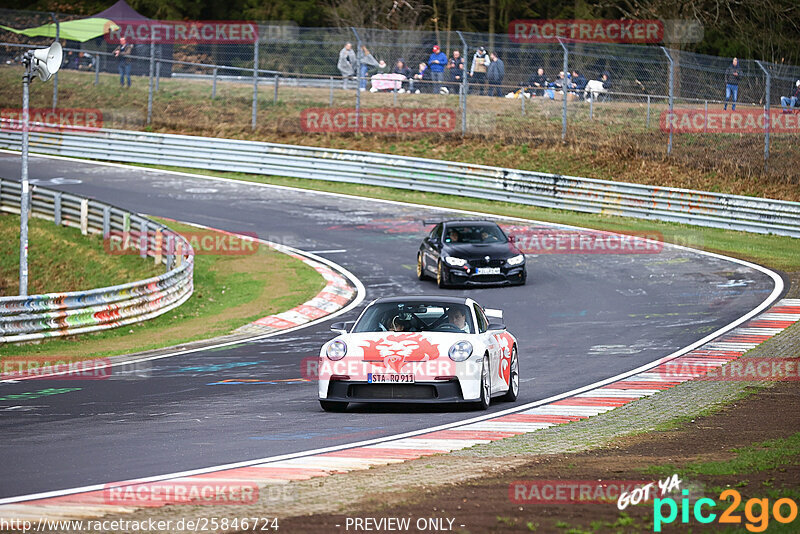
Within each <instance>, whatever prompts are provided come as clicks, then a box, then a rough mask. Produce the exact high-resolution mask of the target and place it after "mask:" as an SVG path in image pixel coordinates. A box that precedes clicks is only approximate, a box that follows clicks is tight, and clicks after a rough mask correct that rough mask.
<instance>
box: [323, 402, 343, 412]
mask: <svg viewBox="0 0 800 534" xmlns="http://www.w3.org/2000/svg"><path fill="white" fill-rule="evenodd" d="M319 405H320V406H322V409H323V410H325V411H326V412H337V413H341V412H343V411H345V410H346V409H347V403H346V402H339V401H329V400H322V399H320V400H319Z"/></svg>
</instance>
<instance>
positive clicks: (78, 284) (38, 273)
mask: <svg viewBox="0 0 800 534" xmlns="http://www.w3.org/2000/svg"><path fill="white" fill-rule="evenodd" d="M0 243H3V247H2V254H0V296H11V295H18V294H19V216H18V215H10V214H2V215H0ZM65 265H69V269H65V268H64V266H65ZM163 272H164V271H163V269H161V268H157V267H156V266H155V265H153V263H152V262H146V261H142V260H141V259H140V258H139V257H138V256H112V255H109V254H107V253H106V251H105V250H104V249H103V242H102V241H101V240H100V238H99V237H97V236H92V237H86V236H83V235H81V232H80V230H78V229H77V228H69V227H66V226H63V227H61V228H59V227H57V226H55V225H54V224H53V223H52V222H50V221H44V220H42V219H34V218H32V219H30V222H29V224H28V273H29V275H28V277H29V278H28V294H30V295H37V294H41V293H56V292H65V291H78V290H81V289H88V288H92V287H106V286H113V285H117V284H123V283H125V282H129V281H131V280H142V279H144V278H150V277H151V276H157V275H159V274H161V273H163Z"/></svg>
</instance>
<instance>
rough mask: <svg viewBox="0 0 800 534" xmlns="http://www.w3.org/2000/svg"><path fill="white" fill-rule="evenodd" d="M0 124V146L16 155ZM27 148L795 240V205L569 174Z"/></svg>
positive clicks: (383, 161)
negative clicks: (466, 198) (457, 197)
mask: <svg viewBox="0 0 800 534" xmlns="http://www.w3.org/2000/svg"><path fill="white" fill-rule="evenodd" d="M7 123H8V121H2V122H0V148H6V149H11V150H19V149H20V142H21V135H20V134H19V132H18V128H17V127H16V126H14V127H6V128H3V127H2V126H3V125H7ZM31 150H32V151H33V152H38V153H44V154H57V155H61V156H72V157H83V158H93V159H98V160H106V161H116V162H128V163H146V164H155V165H168V166H177V167H187V168H195V169H210V170H219V171H233V172H244V173H253V174H260V175H275V176H288V177H295V178H305V179H315V180H330V181H336V182H345V183H358V184H367V185H377V186H388V187H394V188H399V189H407V190H415V191H429V192H435V193H442V194H450V195H458V196H465V197H473V198H480V199H488V200H499V201H506V202H516V203H521V204H527V205H532V206H539V207H544V208H555V209H565V210H573V211H579V212H586V213H602V214H608V215H620V216H627V217H637V218H643V219H653V220H659V221H669V222H678V223H686V224H693V225H699V226H708V227H716V228H725V229H731V230H741V231H747V232H756V233H763V234H777V235H785V236H792V237H800V203H798V202H789V201H781V200H771V199H762V198H757V197H747V196H738V195H725V194H719V193H712V192H704V191H693V190H686V189H675V188H666V187H651V186H646V185H639V184H632V183H624V182H612V181H605V180H596V179H589V178H580V177H574V176H563V175H557V174H548V173H540V172H531V171H522V170H516V169H507V168H500V167H489V166H483V165H473V164H464V163H456V162H449V161H439V160H433V159H423V158H413V157H404V156H393V155H387V154H377V153H369V152H357V151H347V150H333V149H325V148H313V147H305V146H293V145H282V144H274V143H263V142H255V141H240V140H232V139H218V138H208V137H196V136H187V135H171V134H158V133H144V132H131V131H124V130H111V129H105V130H99V131H96V132H68V131H54V132H37V133H33V134H31Z"/></svg>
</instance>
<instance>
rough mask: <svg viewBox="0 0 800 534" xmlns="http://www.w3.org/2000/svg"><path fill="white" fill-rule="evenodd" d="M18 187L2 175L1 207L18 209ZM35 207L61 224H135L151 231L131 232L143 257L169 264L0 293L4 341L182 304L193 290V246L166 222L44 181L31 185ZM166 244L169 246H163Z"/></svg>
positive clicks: (87, 328) (109, 228) (77, 329)
mask: <svg viewBox="0 0 800 534" xmlns="http://www.w3.org/2000/svg"><path fill="white" fill-rule="evenodd" d="M20 190H21V188H20V184H19V182H13V181H10V180H5V179H2V178H0V211H3V212H7V213H16V214H18V213H19V212H20V208H19V206H20ZM30 213H31V217H38V218H40V219H45V220H50V221H53V222H54V223H55V224H57V225H64V226H71V227H75V228H79V229H80V230H81V232H82V233H83V234H84V235H88V234H90V233H101V234H102V235H103V236H112V235H113V236H119V238H120V239H121V238H122V237H124V236H125V235H127V232H128V231H132V233H133V235H134V236H136V235H142V236H146V237H145V238H144V239H143V240H142V241H141V242H137V240H136V238H135V237H134V238H131V243H130V246H132V247H135V248H136V249H138V250H139V253H140V255H141V256H142V257H147V256H151V257H153V258H154V259H155V261H156V262H158V263H164V264H165V265H166V267H167V272H166V273H164V274H162V275H160V276H155V277H153V278H148V279H146V280H139V281H136V282H130V283H127V284H121V285H117V286H112V287H103V288H99V289H90V290H87V291H73V292H69V293H48V294H46V295H30V296H25V297H21V296H12V297H0V344H2V343H7V342H16V341H30V340H35V339H42V338H46V337H52V336H65V335H72V334H82V333H86V332H95V331H98V330H106V329H109V328H115V327H118V326H123V325H127V324H131V323H137V322H141V321H145V320H147V319H150V318H153V317H156V316H158V315H161V314H162V313H166V312H168V311H169V310H171V309H173V308H176V307H177V306H180V305H181V304H183V303H184V302H185V301H186V300H187V299H188V298H189V297H190V296H191V294H192V290H193V278H192V275H193V272H194V260H193V255H192V254H193V251H192V247H191V245H190V244H189V243H188V242H187V241H186V240H185V239H184V238H183V237H181V236H180V235H179V234H177V233H175V232H173V231H171V230H169V229H168V228H167V227H166V226H163V225H161V224H158V223H156V222H154V221H151V220H148V219H146V218H144V217H141V216H139V215H136V214H133V213H129V212H127V211H124V210H121V209H119V208H116V207H114V206H110V205H108V204H104V203H102V202H96V201H94V200H91V199H88V198H82V197H79V196H76V195H71V194H68V193H62V192H59V191H53V190H51V189H45V188H43V187H34V188H33V191H32V194H31V210H30ZM115 238H116V237H115ZM159 241H161V243H159ZM164 245H166V246H164ZM164 250H166V251H167V253H162V251H164ZM157 251H158V252H157ZM171 251H174V252H171Z"/></svg>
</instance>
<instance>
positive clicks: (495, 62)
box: [486, 52, 506, 96]
mask: <svg viewBox="0 0 800 534" xmlns="http://www.w3.org/2000/svg"><path fill="white" fill-rule="evenodd" d="M489 59H490V60H491V63H490V64H489V67H488V68H487V70H486V79H487V80H488V82H489V96H503V90H502V89H501V88H500V86H501V85H503V78H505V77H506V66H505V64H504V63H503V60H502V59H500V58H499V57H498V56H497V53H496V52H492V53H491V54H489Z"/></svg>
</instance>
